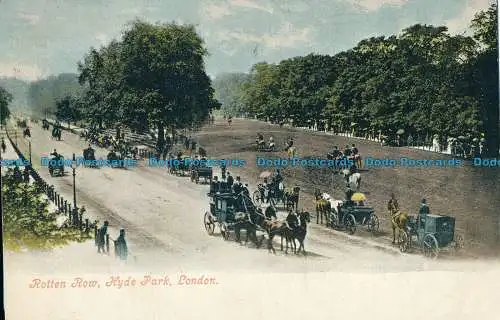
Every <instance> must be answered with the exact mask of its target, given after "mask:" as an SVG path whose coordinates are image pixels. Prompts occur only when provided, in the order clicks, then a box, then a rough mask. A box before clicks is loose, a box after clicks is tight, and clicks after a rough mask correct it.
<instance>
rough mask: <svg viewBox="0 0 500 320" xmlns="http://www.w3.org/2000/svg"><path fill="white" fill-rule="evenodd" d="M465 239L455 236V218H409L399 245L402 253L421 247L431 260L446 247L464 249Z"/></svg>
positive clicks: (435, 216) (426, 216)
mask: <svg viewBox="0 0 500 320" xmlns="http://www.w3.org/2000/svg"><path fill="white" fill-rule="evenodd" d="M463 240H464V239H463V237H462V236H460V235H456V234H455V218H454V217H450V216H441V215H433V214H428V215H422V216H420V218H415V217H409V218H408V221H407V225H406V227H405V229H404V230H400V232H399V238H398V244H399V249H400V251H401V252H408V251H410V250H411V249H412V248H413V247H414V246H417V247H419V248H420V249H421V250H422V252H423V254H424V255H425V256H426V257H429V258H434V259H435V258H437V257H438V256H439V251H440V249H442V248H445V247H451V248H452V249H455V250H458V249H460V248H462V247H463Z"/></svg>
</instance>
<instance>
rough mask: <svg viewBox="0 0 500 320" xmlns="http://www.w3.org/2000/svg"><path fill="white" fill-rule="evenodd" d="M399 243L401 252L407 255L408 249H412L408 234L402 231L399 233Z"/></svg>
mask: <svg viewBox="0 0 500 320" xmlns="http://www.w3.org/2000/svg"><path fill="white" fill-rule="evenodd" d="M398 243H399V251H401V252H402V253H405V252H407V251H408V249H410V245H411V239H410V236H409V235H408V233H406V231H404V230H401V231H400V232H399V239H398Z"/></svg>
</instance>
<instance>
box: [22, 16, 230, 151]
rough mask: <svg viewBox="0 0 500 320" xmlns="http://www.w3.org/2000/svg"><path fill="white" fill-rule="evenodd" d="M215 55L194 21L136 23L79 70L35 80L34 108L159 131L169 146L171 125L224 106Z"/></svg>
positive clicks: (98, 123) (197, 121) (194, 122)
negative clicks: (211, 68) (211, 59)
mask: <svg viewBox="0 0 500 320" xmlns="http://www.w3.org/2000/svg"><path fill="white" fill-rule="evenodd" d="M207 54H208V52H207V50H206V49H205V45H204V42H203V40H202V39H201V37H200V36H199V35H198V34H197V32H196V30H195V27H194V26H192V25H178V24H176V23H170V24H150V23H146V22H142V21H140V20H135V21H132V22H130V23H129V25H128V27H127V29H126V30H124V32H123V35H122V38H121V40H116V39H114V40H113V41H111V42H110V43H109V44H108V45H106V46H102V47H101V48H90V50H89V52H88V53H87V54H86V55H85V56H84V57H83V59H82V60H81V61H80V62H78V74H77V75H65V77H64V79H62V80H63V81H58V80H61V79H60V78H61V75H60V76H59V77H57V78H54V79H47V80H42V81H38V82H36V83H34V84H32V86H31V88H30V98H31V101H32V106H33V108H34V109H36V110H38V112H37V113H38V114H40V110H43V111H44V113H47V114H49V115H55V116H56V118H57V119H58V120H61V121H66V122H76V121H82V120H83V121H84V122H86V123H88V124H90V125H92V126H95V127H98V128H103V127H108V128H118V127H121V126H127V127H129V128H131V129H132V130H135V131H145V130H150V129H157V131H158V139H157V140H158V147H159V148H161V146H162V145H163V144H164V142H165V136H164V133H165V131H166V130H170V131H172V132H173V133H175V131H176V130H179V129H184V128H192V127H193V126H199V125H201V124H202V123H204V121H205V120H206V119H207V118H208V116H209V115H210V113H211V112H212V110H214V109H218V108H220V103H219V102H218V101H217V100H216V99H215V98H214V90H213V88H212V82H211V79H210V78H209V76H208V75H207V74H206V72H205V65H204V58H205V57H206V55H207ZM47 88H48V89H49V90H47ZM59 90H62V92H64V94H59V92H60V91H59Z"/></svg>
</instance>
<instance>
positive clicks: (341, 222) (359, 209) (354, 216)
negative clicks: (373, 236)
mask: <svg viewBox="0 0 500 320" xmlns="http://www.w3.org/2000/svg"><path fill="white" fill-rule="evenodd" d="M327 225H330V226H331V227H332V228H344V229H345V230H347V232H348V233H349V234H354V233H355V232H356V226H357V225H361V226H366V227H367V228H368V231H370V232H374V233H375V232H377V231H378V230H379V226H380V222H379V219H378V217H377V215H376V214H375V211H374V210H373V207H369V206H366V205H365V204H364V203H363V202H362V201H345V202H343V203H342V204H341V205H340V206H338V207H337V208H332V212H331V215H330V220H329V221H328V223H327Z"/></svg>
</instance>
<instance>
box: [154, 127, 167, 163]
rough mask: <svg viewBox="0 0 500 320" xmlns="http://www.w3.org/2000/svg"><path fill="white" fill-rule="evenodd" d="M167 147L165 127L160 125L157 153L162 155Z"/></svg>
mask: <svg viewBox="0 0 500 320" xmlns="http://www.w3.org/2000/svg"><path fill="white" fill-rule="evenodd" d="M164 145H165V126H164V125H163V124H162V123H158V138H157V140H156V151H157V153H158V154H159V155H160V154H161V152H162V150H163V146H164Z"/></svg>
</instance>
